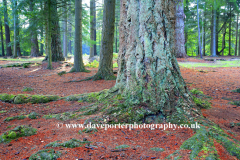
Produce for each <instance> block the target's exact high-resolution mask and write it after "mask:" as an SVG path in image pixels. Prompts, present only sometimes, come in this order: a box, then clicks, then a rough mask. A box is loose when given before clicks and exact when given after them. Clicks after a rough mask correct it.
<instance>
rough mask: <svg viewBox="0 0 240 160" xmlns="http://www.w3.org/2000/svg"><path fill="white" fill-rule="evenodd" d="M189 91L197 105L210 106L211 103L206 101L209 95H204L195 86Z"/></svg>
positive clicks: (205, 107) (201, 106) (206, 107)
mask: <svg viewBox="0 0 240 160" xmlns="http://www.w3.org/2000/svg"><path fill="white" fill-rule="evenodd" d="M190 92H191V93H192V94H193V101H194V103H195V104H196V105H197V106H198V107H200V108H204V109H208V108H211V103H210V102H208V99H209V98H211V97H209V96H206V95H205V94H203V92H202V91H200V90H198V89H196V88H193V89H192V90H191V91H190Z"/></svg>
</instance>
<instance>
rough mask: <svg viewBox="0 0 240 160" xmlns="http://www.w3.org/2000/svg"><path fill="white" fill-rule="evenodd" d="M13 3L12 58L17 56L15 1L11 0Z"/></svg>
mask: <svg viewBox="0 0 240 160" xmlns="http://www.w3.org/2000/svg"><path fill="white" fill-rule="evenodd" d="M12 5H13V27H14V41H13V42H14V43H13V58H16V57H17V24H16V16H17V15H16V12H17V8H16V7H17V2H16V0H12Z"/></svg>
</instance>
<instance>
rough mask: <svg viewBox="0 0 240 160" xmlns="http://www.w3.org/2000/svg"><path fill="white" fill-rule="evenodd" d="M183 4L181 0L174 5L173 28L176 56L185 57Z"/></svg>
mask: <svg viewBox="0 0 240 160" xmlns="http://www.w3.org/2000/svg"><path fill="white" fill-rule="evenodd" d="M184 18H185V14H184V5H183V0H181V1H178V3H177V5H176V29H175V39H176V41H175V42H176V48H175V51H176V57H178V58H186V57H187V55H186V51H185V45H184V44H185V36H184Z"/></svg>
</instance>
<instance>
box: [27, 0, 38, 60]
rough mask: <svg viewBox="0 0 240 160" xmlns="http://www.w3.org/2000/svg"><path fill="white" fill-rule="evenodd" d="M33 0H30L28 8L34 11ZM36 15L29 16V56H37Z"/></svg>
mask: <svg viewBox="0 0 240 160" xmlns="http://www.w3.org/2000/svg"><path fill="white" fill-rule="evenodd" d="M34 3H35V2H34V0H30V5H29V9H30V11H31V12H32V11H34ZM35 19H36V17H35V15H34V16H32V17H31V18H30V29H31V55H30V56H31V57H38V56H40V54H39V47H38V38H37V36H38V35H37V26H36V21H35Z"/></svg>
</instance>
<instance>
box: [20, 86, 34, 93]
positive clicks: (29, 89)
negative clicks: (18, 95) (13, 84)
mask: <svg viewBox="0 0 240 160" xmlns="http://www.w3.org/2000/svg"><path fill="white" fill-rule="evenodd" d="M22 91H23V92H29V91H33V89H32V88H31V87H24V88H23V89H22Z"/></svg>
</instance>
